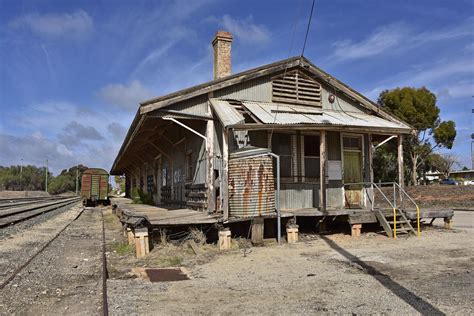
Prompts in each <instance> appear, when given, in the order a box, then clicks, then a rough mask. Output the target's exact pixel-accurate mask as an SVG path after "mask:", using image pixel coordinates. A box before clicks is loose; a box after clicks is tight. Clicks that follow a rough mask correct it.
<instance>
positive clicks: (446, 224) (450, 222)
mask: <svg viewBox="0 0 474 316" xmlns="http://www.w3.org/2000/svg"><path fill="white" fill-rule="evenodd" d="M444 228H446V229H453V218H452V217H445V218H444Z"/></svg>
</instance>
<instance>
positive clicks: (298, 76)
mask: <svg viewBox="0 0 474 316" xmlns="http://www.w3.org/2000/svg"><path fill="white" fill-rule="evenodd" d="M272 100H273V101H274V102H282V103H292V104H301V105H312V106H321V85H320V84H319V83H318V82H316V81H315V80H313V79H311V78H310V77H308V76H306V75H305V74H303V73H301V72H300V71H298V70H294V71H291V72H287V73H286V74H285V76H283V75H280V76H276V77H274V78H272Z"/></svg>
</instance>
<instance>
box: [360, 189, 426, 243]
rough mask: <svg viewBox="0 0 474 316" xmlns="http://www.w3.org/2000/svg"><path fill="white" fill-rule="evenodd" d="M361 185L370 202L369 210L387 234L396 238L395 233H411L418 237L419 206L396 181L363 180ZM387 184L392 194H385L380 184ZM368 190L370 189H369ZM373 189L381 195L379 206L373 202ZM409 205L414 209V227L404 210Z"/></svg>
mask: <svg viewBox="0 0 474 316" xmlns="http://www.w3.org/2000/svg"><path fill="white" fill-rule="evenodd" d="M361 184H363V187H364V188H365V189H366V190H367V191H368V192H366V193H367V194H366V196H367V197H368V201H369V203H370V208H371V211H372V212H373V213H374V215H375V217H376V218H377V220H378V222H379V223H380V226H382V228H383V229H384V230H385V232H386V233H387V236H389V237H391V238H395V239H396V238H397V235H400V234H406V235H410V234H413V235H415V236H418V237H420V208H419V206H418V204H417V203H416V202H415V201H414V200H413V199H412V198H411V197H410V196H409V195H408V193H406V191H405V190H404V189H403V188H402V187H401V186H400V185H399V184H398V183H396V182H385V183H379V184H376V183H373V182H364V183H361ZM382 185H383V186H389V187H391V188H392V189H391V190H390V191H391V194H392V196H387V194H385V193H384V192H383V191H382V189H381V186H382ZM369 190H370V191H369ZM374 191H378V192H379V193H380V196H381V197H382V201H381V204H383V206H379V205H378V204H377V203H376V202H375V195H374ZM408 207H410V210H412V209H413V208H414V209H415V210H416V228H415V227H413V225H412V222H411V221H410V220H409V219H408V218H407V216H406V214H405V212H406V211H407V210H408Z"/></svg>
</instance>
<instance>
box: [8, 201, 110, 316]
mask: <svg viewBox="0 0 474 316" xmlns="http://www.w3.org/2000/svg"><path fill="white" fill-rule="evenodd" d="M78 200H79V199H78V198H71V199H65V200H63V201H61V203H54V204H52V203H48V204H52V205H48V206H47V207H53V206H57V205H62V204H65V205H67V204H72V203H75V202H76V201H78ZM58 207H61V206H58ZM43 208H44V206H43ZM38 210H39V209H38ZM86 210H87V211H88V212H91V211H92V212H100V213H101V214H100V216H101V220H102V223H101V233H100V239H101V244H100V247H98V248H99V249H100V260H99V262H100V265H101V273H100V276H99V277H100V278H101V280H100V281H101V297H102V304H101V307H102V310H101V312H102V314H103V315H108V314H109V311H108V301H107V279H108V272H107V257H106V243H105V224H104V223H105V222H104V217H103V213H102V209H101V208H85V207H82V209H81V210H80V211H79V213H77V215H76V216H75V217H74V218H73V219H72V220H70V221H69V222H68V223H67V224H66V225H65V226H64V227H63V228H62V229H61V230H59V231H58V232H56V233H55V234H54V235H52V237H51V238H50V239H48V240H47V241H45V243H44V244H43V245H42V246H41V247H40V248H39V249H38V250H35V251H34V252H33V253H31V254H30V255H29V257H28V259H27V260H26V261H25V262H24V263H22V264H21V265H20V266H18V267H17V268H16V269H15V270H14V271H12V272H11V274H10V275H9V276H8V277H7V278H6V279H4V280H3V281H2V283H0V293H2V291H6V290H7V288H9V287H7V285H8V284H10V283H11V282H12V281H13V280H14V279H15V278H16V277H17V276H18V277H20V278H25V277H26V276H27V275H28V274H26V276H24V275H22V274H23V273H22V271H24V270H28V269H30V268H28V266H29V265H30V264H33V261H35V258H37V257H39V256H40V255H41V254H42V253H43V252H47V251H48V248H49V247H52V249H54V247H55V246H54V245H52V244H53V243H54V241H55V240H57V239H59V238H60V237H61V236H62V235H68V234H69V233H65V231H66V230H67V229H68V228H69V227H71V229H73V228H72V226H71V224H73V223H74V222H76V221H77V220H78V219H79V218H80V217H81V216H82V215H83V213H84V211H86ZM20 214H21V213H20ZM0 216H1V215H0ZM86 217H87V216H86ZM73 230H74V229H73ZM74 236H76V235H74ZM37 262H38V260H36V263H35V264H38V263H37ZM39 262H41V260H39ZM15 286H16V285H15ZM55 286H56V285H55Z"/></svg>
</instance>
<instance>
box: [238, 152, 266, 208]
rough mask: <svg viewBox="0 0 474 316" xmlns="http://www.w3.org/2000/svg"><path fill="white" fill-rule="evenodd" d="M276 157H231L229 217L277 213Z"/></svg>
mask: <svg viewBox="0 0 474 316" xmlns="http://www.w3.org/2000/svg"><path fill="white" fill-rule="evenodd" d="M274 181H275V177H274V175H273V163H272V158H271V157H269V156H265V155H263V156H262V155H258V156H254V157H252V156H248V157H245V158H243V157H239V158H234V159H233V158H232V155H231V158H230V160H229V216H230V217H256V216H265V215H270V214H272V213H274V212H275V185H274Z"/></svg>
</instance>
